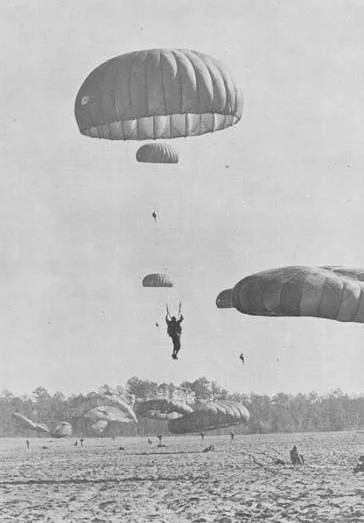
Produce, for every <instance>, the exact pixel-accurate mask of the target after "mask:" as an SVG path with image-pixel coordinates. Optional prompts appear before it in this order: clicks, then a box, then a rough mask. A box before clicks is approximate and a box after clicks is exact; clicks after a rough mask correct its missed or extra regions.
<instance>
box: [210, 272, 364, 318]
mask: <svg viewBox="0 0 364 523" xmlns="http://www.w3.org/2000/svg"><path fill="white" fill-rule="evenodd" d="M363 279H364V270H363V269H352V268H345V267H335V266H327V267H306V266H294V267H281V268H278V269H271V270H266V271H262V272H258V273H256V274H253V275H251V276H248V277H246V278H244V279H242V280H241V281H239V282H238V283H237V284H236V285H235V287H234V288H233V289H232V307H235V308H236V309H237V310H238V311H239V312H241V313H243V314H250V315H255V316H311V317H316V318H326V319H331V320H337V321H342V322H355V323H364V283H362V281H363ZM224 292H225V291H224ZM217 305H218V304H217Z"/></svg>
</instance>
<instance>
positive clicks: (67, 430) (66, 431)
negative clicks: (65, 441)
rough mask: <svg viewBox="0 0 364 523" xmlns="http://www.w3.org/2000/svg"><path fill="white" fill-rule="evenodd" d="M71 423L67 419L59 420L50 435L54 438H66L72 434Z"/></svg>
mask: <svg viewBox="0 0 364 523" xmlns="http://www.w3.org/2000/svg"><path fill="white" fill-rule="evenodd" d="M72 432H73V430H72V425H71V424H70V423H68V422H67V421H61V422H60V423H59V424H58V425H57V426H56V428H55V429H54V430H52V436H53V437H54V438H68V437H70V436H72Z"/></svg>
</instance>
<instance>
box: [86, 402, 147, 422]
mask: <svg viewBox="0 0 364 523" xmlns="http://www.w3.org/2000/svg"><path fill="white" fill-rule="evenodd" d="M84 417H85V418H88V419H90V420H91V421H92V422H93V423H96V422H97V421H100V420H103V421H107V422H108V423H112V422H113V423H115V422H117V423H132V422H135V423H137V421H135V420H136V418H135V419H134V418H133V417H131V416H130V415H129V414H128V413H127V412H123V411H122V410H120V409H119V408H118V407H113V406H109V405H102V406H100V407H94V408H93V409H90V410H89V411H87V412H86V414H85V415H84Z"/></svg>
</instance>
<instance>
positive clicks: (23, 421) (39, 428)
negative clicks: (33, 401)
mask: <svg viewBox="0 0 364 523" xmlns="http://www.w3.org/2000/svg"><path fill="white" fill-rule="evenodd" d="M13 416H14V418H16V419H17V420H18V422H19V423H20V425H22V426H23V427H24V428H26V429H30V430H34V431H35V432H40V433H42V432H44V433H48V432H50V431H49V428H48V427H47V425H45V424H44V423H36V422H35V421H32V420H31V419H30V418H27V417H26V416H24V414H20V412H14V413H13Z"/></svg>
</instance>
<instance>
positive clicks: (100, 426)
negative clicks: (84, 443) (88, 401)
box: [91, 419, 109, 434]
mask: <svg viewBox="0 0 364 523" xmlns="http://www.w3.org/2000/svg"><path fill="white" fill-rule="evenodd" d="M108 424H109V422H108V421H106V420H104V419H99V420H97V421H95V422H94V423H92V425H91V429H92V430H93V431H94V432H97V433H98V434H101V433H102V432H104V430H105V429H106V427H107V426H108Z"/></svg>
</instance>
